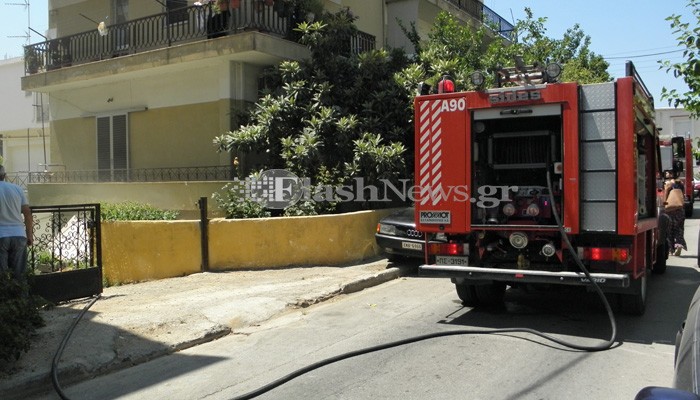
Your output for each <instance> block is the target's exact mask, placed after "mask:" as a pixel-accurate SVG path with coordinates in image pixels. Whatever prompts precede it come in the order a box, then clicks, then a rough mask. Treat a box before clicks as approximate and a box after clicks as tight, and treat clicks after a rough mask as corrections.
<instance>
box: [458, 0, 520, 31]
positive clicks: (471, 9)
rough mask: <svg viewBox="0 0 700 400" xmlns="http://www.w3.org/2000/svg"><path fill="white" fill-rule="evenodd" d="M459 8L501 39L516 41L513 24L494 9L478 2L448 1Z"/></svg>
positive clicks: (467, 0)
mask: <svg viewBox="0 0 700 400" xmlns="http://www.w3.org/2000/svg"><path fill="white" fill-rule="evenodd" d="M447 1H449V2H450V3H452V4H454V5H455V6H457V7H458V8H459V9H460V10H462V11H464V12H466V13H467V14H469V15H471V16H473V17H474V18H476V19H477V20H479V21H481V23H483V24H484V25H486V26H487V27H489V28H491V29H492V30H493V31H494V32H496V33H498V34H499V35H500V36H501V37H503V38H505V39H508V40H511V41H513V40H515V37H514V34H515V29H514V26H513V24H511V23H510V22H508V21H506V20H505V19H503V18H502V17H501V16H500V15H498V14H497V13H496V12H495V11H493V10H492V9H490V8H488V7H486V6H485V5H484V4H483V3H481V2H480V1H478V0H447Z"/></svg>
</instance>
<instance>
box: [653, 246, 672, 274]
mask: <svg viewBox="0 0 700 400" xmlns="http://www.w3.org/2000/svg"><path fill="white" fill-rule="evenodd" d="M667 259H668V245H667V244H666V243H662V244H659V245H658V246H657V247H656V262H655V263H654V269H652V270H651V271H652V272H653V273H655V274H663V273H664V272H666V260H667Z"/></svg>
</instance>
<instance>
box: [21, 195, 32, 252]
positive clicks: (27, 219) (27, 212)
mask: <svg viewBox="0 0 700 400" xmlns="http://www.w3.org/2000/svg"><path fill="white" fill-rule="evenodd" d="M22 215H24V228H25V231H26V233H27V246H31V245H33V244H34V219H33V218H32V209H31V208H29V205H28V204H24V205H22Z"/></svg>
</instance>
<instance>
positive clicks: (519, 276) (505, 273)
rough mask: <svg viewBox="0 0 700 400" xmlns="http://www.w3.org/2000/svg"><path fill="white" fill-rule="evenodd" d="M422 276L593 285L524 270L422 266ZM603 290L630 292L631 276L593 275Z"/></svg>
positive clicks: (574, 276) (570, 275)
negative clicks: (616, 289)
mask: <svg viewBox="0 0 700 400" xmlns="http://www.w3.org/2000/svg"><path fill="white" fill-rule="evenodd" d="M419 271H420V275H421V276H425V277H442V278H453V279H457V280H462V279H463V280H465V281H476V282H474V283H478V281H501V282H513V283H553V284H560V285H575V286H583V285H588V284H590V281H589V279H588V278H587V277H586V275H585V274H583V273H582V272H551V271H535V270H520V269H502V268H480V267H467V266H457V265H421V266H420V267H419ZM591 278H593V281H594V282H595V283H597V284H598V285H599V286H600V287H607V288H628V287H629V286H630V277H629V275H628V274H611V273H591Z"/></svg>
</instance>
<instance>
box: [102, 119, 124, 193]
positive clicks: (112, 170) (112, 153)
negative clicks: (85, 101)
mask: <svg viewBox="0 0 700 400" xmlns="http://www.w3.org/2000/svg"><path fill="white" fill-rule="evenodd" d="M127 122H128V118H127V116H126V114H123V115H111V116H106V117H97V169H98V170H99V173H98V174H99V180H100V181H101V182H126V181H128V179H129V175H128V173H129V157H128V156H129V135H128V125H127Z"/></svg>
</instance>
